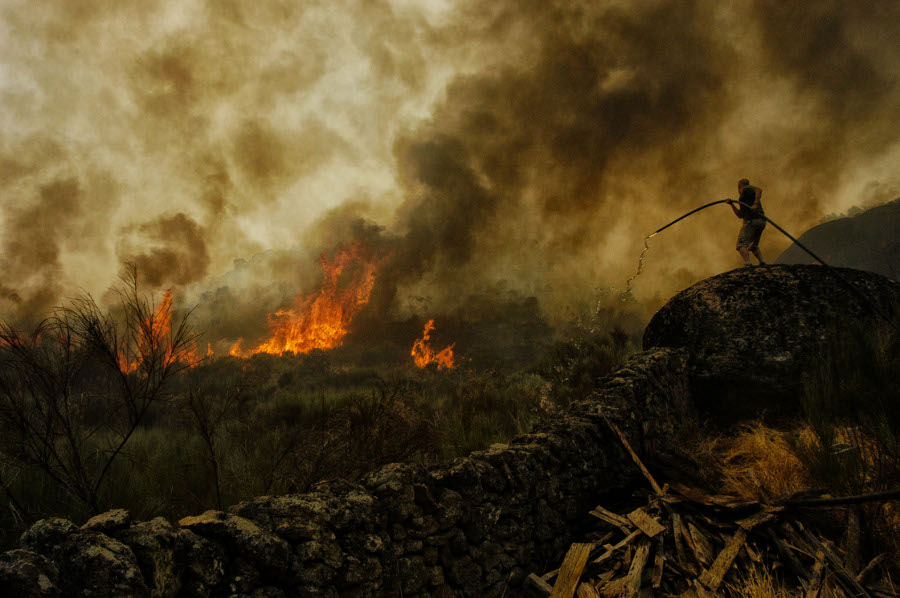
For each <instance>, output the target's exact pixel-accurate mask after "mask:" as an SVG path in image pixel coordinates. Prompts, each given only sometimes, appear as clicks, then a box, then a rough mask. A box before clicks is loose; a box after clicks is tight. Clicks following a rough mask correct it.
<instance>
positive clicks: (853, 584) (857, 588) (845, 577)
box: [797, 521, 872, 598]
mask: <svg viewBox="0 0 900 598" xmlns="http://www.w3.org/2000/svg"><path fill="white" fill-rule="evenodd" d="M797 527H798V528H800V531H801V532H802V533H803V534H804V535H805V536H806V539H807V540H808V541H809V543H810V544H811V545H812V546H813V547H814V548H815V549H816V550H817V551H819V550H821V551H822V552H823V553H824V554H825V558H826V559H828V563H829V564H830V565H831V567H832V569H834V572H835V573H836V574H837V576H838V579H839V580H840V581H841V582H842V583H845V584H847V586H848V589H851V590H852V591H853V593H854V594H855V595H856V596H864V597H865V598H872V596H871V594H869V592H868V591H866V589H865V588H864V587H862V585H860V583H859V582H858V581H856V577H854V576H853V575H851V574H850V572H848V571H847V570H846V569H845V568H844V564H843V563H841V561H840V559H838V558H837V556H835V554H834V553H833V552H831V550H829V549H828V547H827V546H825V545H824V544H823V543H822V542H820V541H819V539H818V538H816V536H815V534H813V533H811V532H810V531H809V530H806V529H804V528H803V526H802V525H801V524H800V522H799V521H798V522H797Z"/></svg>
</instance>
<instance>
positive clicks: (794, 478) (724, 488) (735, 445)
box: [680, 422, 810, 502]
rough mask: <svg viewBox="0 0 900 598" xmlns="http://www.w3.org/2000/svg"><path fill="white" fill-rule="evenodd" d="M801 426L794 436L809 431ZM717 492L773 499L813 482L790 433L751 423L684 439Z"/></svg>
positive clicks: (684, 448)
mask: <svg viewBox="0 0 900 598" xmlns="http://www.w3.org/2000/svg"><path fill="white" fill-rule="evenodd" d="M809 434H810V433H809V431H808V430H806V429H801V430H799V431H798V432H794V433H793V435H794V437H797V435H800V436H802V437H804V438H805V437H808V436H809ZM680 449H681V451H682V453H683V454H684V456H686V457H687V458H689V459H690V460H691V461H693V462H694V463H695V464H696V465H697V466H698V467H699V468H700V470H701V472H702V474H703V476H704V481H705V482H706V483H707V484H708V485H709V487H710V488H711V489H713V490H715V491H716V492H720V493H724V494H731V495H735V496H739V497H741V498H746V499H751V500H760V501H763V502H773V501H777V500H779V499H784V498H787V497H789V496H792V495H793V494H796V493H797V492H800V491H803V490H806V489H808V488H809V475H808V472H807V469H806V468H805V467H804V465H803V463H802V462H801V461H800V460H799V459H798V458H797V455H796V454H794V452H793V450H792V449H791V445H790V444H789V442H788V433H785V432H782V431H780V430H774V429H772V428H767V427H766V426H764V425H763V424H762V423H760V422H753V423H749V424H747V425H745V426H743V427H742V428H741V430H740V431H739V432H738V433H737V434H736V435H734V436H710V435H709V434H708V433H704V432H702V431H700V430H697V431H696V432H695V433H694V434H691V436H690V437H689V438H687V439H685V441H684V442H683V443H682V444H681V446H680Z"/></svg>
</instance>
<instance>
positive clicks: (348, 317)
mask: <svg viewBox="0 0 900 598" xmlns="http://www.w3.org/2000/svg"><path fill="white" fill-rule="evenodd" d="M319 264H320V265H321V266H322V274H323V277H324V280H323V281H322V288H321V289H320V290H319V292H318V293H315V294H312V295H309V296H304V295H303V294H300V295H297V298H296V299H295V300H294V305H293V306H292V307H291V309H286V310H278V311H277V312H275V314H274V315H270V316H269V329H270V330H271V336H270V337H269V339H268V340H267V341H265V342H263V343H262V344H260V345H257V346H256V347H253V348H252V349H248V350H244V349H243V348H242V347H241V345H242V344H243V339H238V341H237V342H236V343H235V344H234V345H233V346H232V347H231V349H230V350H229V351H228V354H229V355H231V356H232V357H250V356H251V355H256V354H258V353H269V354H271V355H281V354H283V353H285V352H288V351H289V352H291V353H294V354H297V353H309V352H310V351H312V350H314V349H333V348H335V347H339V346H340V345H341V344H342V343H343V342H344V337H345V336H346V335H347V333H348V332H349V331H350V329H349V328H350V322H351V321H352V320H353V318H354V316H356V314H357V313H359V311H360V310H361V309H362V308H363V307H364V306H365V305H366V303H368V302H369V296H370V295H371V294H372V288H373V287H374V286H375V270H376V268H377V263H376V262H375V261H374V260H371V259H366V257H365V256H364V252H363V248H362V246H361V244H360V243H354V244H353V245H351V246H349V247H347V248H345V249H343V250H342V251H341V252H340V253H338V255H337V257H335V258H334V260H333V261H330V260H329V259H328V257H327V255H326V253H325V252H322V254H321V255H320V256H319ZM354 264H355V265H357V267H355V268H349V267H350V266H351V265H354ZM345 271H347V273H348V275H349V276H350V277H351V280H350V282H349V283H348V282H346V278H347V276H345V277H344V279H345V280H344V281H341V275H342V274H343V273H344V272H345ZM341 282H344V284H340V283H341Z"/></svg>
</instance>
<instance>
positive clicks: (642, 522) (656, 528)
mask: <svg viewBox="0 0 900 598" xmlns="http://www.w3.org/2000/svg"><path fill="white" fill-rule="evenodd" d="M628 520H629V521H631V522H632V523H634V525H635V526H637V528H638V529H640V530H641V531H642V532H644V533H645V534H647V537H648V538H654V537H656V536H658V535H659V534H661V533H663V532H664V531H666V528H664V527H663V526H661V525H660V524H659V520H657V519H654V518H652V517H650V515H648V514H647V511H645V510H644V509H642V508H640V509H635V510H634V511H632V512H631V513H629V514H628Z"/></svg>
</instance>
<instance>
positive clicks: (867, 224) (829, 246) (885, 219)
mask: <svg viewBox="0 0 900 598" xmlns="http://www.w3.org/2000/svg"><path fill="white" fill-rule="evenodd" d="M897 231H900V198H898V199H895V200H894V201H892V202H889V203H886V204H883V205H880V206H877V207H874V208H871V209H869V210H866V211H865V212H863V213H861V214H858V215H856V216H853V217H849V218H839V219H837V220H832V221H830V222H825V223H822V224H820V225H818V226H814V227H813V228H811V229H809V230H808V231H806V232H805V233H803V235H802V236H801V237H800V239H799V240H800V242H801V243H803V245H805V246H806V247H808V248H809V249H810V250H811V251H812V252H813V253H815V254H817V255H818V256H820V257H821V258H822V259H823V260H825V261H826V262H827V263H828V264H830V265H832V266H842V267H845V268H856V269H858V270H868V271H869V272H877V273H878V274H881V275H883V276H887V277H889V278H893V279H894V280H897V278H898V276H900V236H898V234H897ZM776 262H777V263H779V264H812V263H814V262H815V260H813V258H812V257H810V255H809V254H808V253H806V252H805V251H803V250H802V249H800V248H799V247H797V245H796V244H794V245H791V246H790V247H788V248H787V250H785V252H784V253H782V254H781V255H780V256H778V259H777V260H776Z"/></svg>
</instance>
